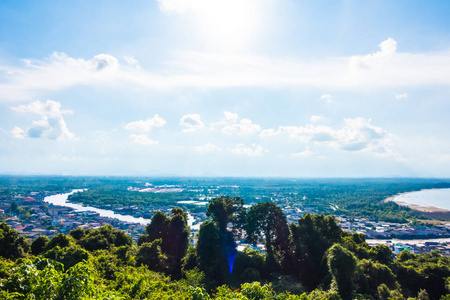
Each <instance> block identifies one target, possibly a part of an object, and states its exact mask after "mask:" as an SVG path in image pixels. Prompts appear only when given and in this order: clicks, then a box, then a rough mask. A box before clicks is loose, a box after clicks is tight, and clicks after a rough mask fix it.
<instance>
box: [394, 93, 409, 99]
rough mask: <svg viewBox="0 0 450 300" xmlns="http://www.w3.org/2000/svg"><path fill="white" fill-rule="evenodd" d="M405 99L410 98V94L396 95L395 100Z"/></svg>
mask: <svg viewBox="0 0 450 300" xmlns="http://www.w3.org/2000/svg"><path fill="white" fill-rule="evenodd" d="M403 98H408V94H407V93H403V94H397V95H395V99H403Z"/></svg>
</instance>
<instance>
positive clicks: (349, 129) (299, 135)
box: [260, 117, 401, 159]
mask: <svg viewBox="0 0 450 300" xmlns="http://www.w3.org/2000/svg"><path fill="white" fill-rule="evenodd" d="M277 135H285V136H288V137H290V138H292V139H295V140H298V141H301V142H304V143H310V142H312V143H315V144H321V145H325V146H327V147H330V148H333V149H338V150H343V151H350V152H358V151H359V152H367V153H372V154H373V155H375V156H380V157H394V158H397V159H401V156H400V154H399V153H397V152H396V151H394V150H393V142H392V135H391V134H388V133H387V132H385V131H384V130H383V129H382V128H381V127H377V126H374V125H372V123H371V120H370V119H365V118H361V117H359V118H354V119H352V118H346V119H344V126H343V127H342V128H340V129H334V128H331V127H329V126H322V125H318V126H316V125H312V124H308V125H306V126H279V127H278V129H277V130H275V129H266V130H263V131H262V132H261V133H260V136H261V137H263V138H264V137H266V138H267V137H272V136H277ZM306 153H308V152H305V153H304V154H306Z"/></svg>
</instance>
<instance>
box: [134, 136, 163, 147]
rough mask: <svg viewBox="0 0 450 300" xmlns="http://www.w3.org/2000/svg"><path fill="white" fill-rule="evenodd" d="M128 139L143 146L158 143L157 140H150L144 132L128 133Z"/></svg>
mask: <svg viewBox="0 0 450 300" xmlns="http://www.w3.org/2000/svg"><path fill="white" fill-rule="evenodd" d="M130 139H131V141H132V142H133V143H136V144H139V145H143V146H151V145H157V144H159V142H158V141H155V140H152V139H151V138H149V137H148V136H146V135H145V134H130Z"/></svg>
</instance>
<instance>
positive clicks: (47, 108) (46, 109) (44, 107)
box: [11, 100, 73, 115]
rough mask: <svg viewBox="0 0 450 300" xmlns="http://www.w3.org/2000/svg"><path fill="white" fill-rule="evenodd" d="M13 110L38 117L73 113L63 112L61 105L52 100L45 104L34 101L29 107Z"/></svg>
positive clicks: (69, 111)
mask: <svg viewBox="0 0 450 300" xmlns="http://www.w3.org/2000/svg"><path fill="white" fill-rule="evenodd" d="M11 109H12V110H14V111H18V112H31V113H35V114H38V115H62V114H72V113H73V111H71V110H62V109H61V103H59V102H56V101H52V100H47V101H46V102H45V103H44V102H41V101H34V102H31V103H29V104H27V105H19V106H17V107H12V108H11Z"/></svg>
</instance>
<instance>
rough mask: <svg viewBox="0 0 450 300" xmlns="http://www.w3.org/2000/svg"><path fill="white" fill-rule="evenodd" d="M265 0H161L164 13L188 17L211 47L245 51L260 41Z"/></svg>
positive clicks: (197, 32)
mask: <svg viewBox="0 0 450 300" xmlns="http://www.w3.org/2000/svg"><path fill="white" fill-rule="evenodd" d="M261 2H262V1H261V0H182V1H181V0H179V1H177V0H160V3H163V5H164V6H163V7H162V8H163V10H164V9H165V10H171V11H176V12H177V13H180V14H182V15H184V16H185V17H188V19H189V21H190V23H191V24H192V25H193V27H194V30H195V31H196V34H198V35H200V37H201V39H202V41H203V42H204V43H205V44H206V45H207V46H208V47H214V48H219V49H224V50H243V49H245V48H247V47H249V45H250V44H251V43H252V42H254V41H255V40H256V39H257V38H258V34H259V29H260V27H261V24H262V5H261Z"/></svg>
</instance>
